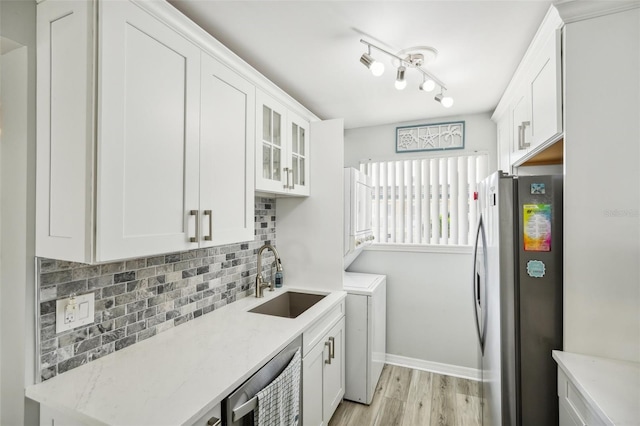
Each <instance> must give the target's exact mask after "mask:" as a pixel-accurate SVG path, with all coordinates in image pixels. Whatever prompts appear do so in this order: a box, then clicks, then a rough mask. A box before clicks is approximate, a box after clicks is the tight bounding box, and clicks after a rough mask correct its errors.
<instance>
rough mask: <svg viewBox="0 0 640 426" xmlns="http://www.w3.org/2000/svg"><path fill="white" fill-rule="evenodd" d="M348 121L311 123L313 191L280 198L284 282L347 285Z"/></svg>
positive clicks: (333, 287)
mask: <svg viewBox="0 0 640 426" xmlns="http://www.w3.org/2000/svg"><path fill="white" fill-rule="evenodd" d="M343 129H344V122H343V121H342V120H327V121H322V122H314V123H311V128H310V132H309V133H310V137H311V139H310V141H309V151H310V154H309V162H310V165H309V167H310V170H309V174H310V176H309V185H310V186H309V190H310V194H311V195H310V196H309V197H304V198H298V197H296V198H280V199H278V201H277V203H276V230H277V235H278V237H277V239H278V246H277V249H278V253H279V254H280V257H281V258H282V264H283V268H284V279H285V286H287V285H292V286H299V287H309V288H316V289H317V288H326V289H331V290H342V270H343V268H342V253H343V236H342V227H343V220H344V218H343V203H344V199H343V183H342V159H343V155H344V135H343V132H344V130H343Z"/></svg>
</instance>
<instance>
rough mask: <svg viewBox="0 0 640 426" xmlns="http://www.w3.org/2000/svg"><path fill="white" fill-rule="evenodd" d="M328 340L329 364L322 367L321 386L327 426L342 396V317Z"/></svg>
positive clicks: (323, 414)
mask: <svg viewBox="0 0 640 426" xmlns="http://www.w3.org/2000/svg"><path fill="white" fill-rule="evenodd" d="M329 338H333V340H332V342H333V343H332V345H333V348H331V349H332V352H331V363H330V364H329V363H326V364H325V365H324V377H323V386H322V405H323V413H322V417H323V419H324V420H325V422H326V423H327V424H328V423H329V419H331V416H333V413H334V412H335V411H336V408H338V404H340V401H342V397H343V396H344V383H345V376H344V317H343V318H342V319H341V320H340V322H339V323H338V324H336V325H335V326H334V327H333V329H332V330H331V331H330V332H329V334H328V336H327V339H329Z"/></svg>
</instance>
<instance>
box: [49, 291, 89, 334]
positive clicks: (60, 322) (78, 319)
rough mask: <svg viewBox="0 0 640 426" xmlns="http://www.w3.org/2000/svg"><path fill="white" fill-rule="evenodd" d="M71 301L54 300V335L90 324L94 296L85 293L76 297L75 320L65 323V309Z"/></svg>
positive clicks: (67, 299)
mask: <svg viewBox="0 0 640 426" xmlns="http://www.w3.org/2000/svg"><path fill="white" fill-rule="evenodd" d="M70 300H71V298H70V297H67V298H65V299H59V300H56V334H58V333H62V332H63V331H67V330H71V329H74V328H76V327H80V326H82V325H87V324H92V323H93V322H94V316H95V302H96V299H95V294H94V293H87V294H81V295H79V296H76V312H75V319H74V320H73V321H71V322H68V323H65V321H64V317H65V308H66V307H67V305H68V304H69V301H70Z"/></svg>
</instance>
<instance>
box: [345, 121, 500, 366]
mask: <svg viewBox="0 0 640 426" xmlns="http://www.w3.org/2000/svg"><path fill="white" fill-rule="evenodd" d="M490 117H491V115H490V114H489V113H487V114H476V115H471V116H465V117H449V118H447V119H445V120H437V121H435V122H441V121H457V120H464V121H465V132H466V143H465V151H476V150H478V151H485V152H488V153H489V170H490V171H494V170H495V169H496V125H495V123H493V122H492V121H491V118H490ZM430 122H434V121H433V120H431V121H429V120H424V121H420V122H412V123H396V124H389V125H382V126H376V127H368V128H358V129H350V130H347V131H346V132H345V155H344V157H345V165H346V166H352V167H358V162H359V161H360V160H361V159H368V158H374V159H380V160H384V159H387V160H389V159H394V158H404V157H405V156H406V155H407V154H396V153H395V128H396V127H397V126H405V125H411V124H428V123H430ZM458 152H460V151H458ZM348 270H349V271H354V272H370V273H379V274H385V275H387V353H388V354H390V355H393V356H400V357H407V358H411V359H412V360H413V361H415V363H416V364H415V365H426V366H427V367H433V369H438V366H437V365H431V363H441V364H446V365H448V366H449V367H451V368H448V367H447V366H444V367H443V368H445V370H442V371H444V372H449V373H454V374H455V373H456V367H462V369H461V370H462V372H461V375H464V374H465V371H464V369H476V368H477V367H478V358H477V357H478V352H477V338H476V335H475V328H474V327H475V323H474V319H473V296H472V290H471V284H470V280H471V276H472V255H471V249H469V250H468V251H466V252H465V253H427V252H419V253H415V252H395V251H372V250H365V251H364V252H363V253H362V254H361V255H360V257H358V258H357V259H356V260H355V261H354V262H353V264H352V265H351V266H350V267H349V269H348ZM408 361H411V360H408ZM422 362H426V364H423V363H422ZM467 373H469V374H470V375H471V376H473V371H467Z"/></svg>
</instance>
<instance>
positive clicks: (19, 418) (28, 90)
mask: <svg viewBox="0 0 640 426" xmlns="http://www.w3.org/2000/svg"><path fill="white" fill-rule="evenodd" d="M0 8H1V9H2V12H1V21H0V37H3V38H8V39H11V40H12V41H14V42H15V43H16V44H15V45H23V46H25V47H20V48H17V49H15V50H12V51H11V52H9V53H6V54H4V55H2V57H1V58H2V59H1V60H2V80H3V81H2V84H1V90H2V92H1V93H0V97H1V98H2V113H3V119H2V126H3V127H2V140H1V145H0V149H1V150H2V153H1V155H0V158H1V161H2V163H1V164H0V173H1V177H0V183H1V185H2V186H1V189H0V195H1V197H2V199H1V204H0V206H1V213H0V228H1V231H0V232H1V234H2V240H1V247H0V252H1V254H2V258H1V259H0V262H1V263H2V267H1V275H0V292H1V293H2V296H1V297H0V302H1V303H2V306H1V307H0V328H1V329H2V331H1V334H2V346H1V351H2V355H1V358H0V361H1V364H0V371H1V372H2V373H1V374H2V382H1V384H0V392H1V393H2V395H1V398H0V405H1V406H2V408H1V411H0V414H1V416H2V417H1V418H0V424H2V425H5V424H6V425H34V424H37V423H38V412H37V408H38V407H37V404H35V403H34V402H32V401H29V400H27V399H26V398H25V397H24V388H25V384H31V383H34V379H35V377H34V372H35V368H34V365H35V364H34V363H35V335H34V333H35V313H34V310H35V306H34V305H35V290H34V288H35V286H34V275H35V270H34V253H35V239H34V233H33V230H34V223H35V217H34V212H35V23H36V22H35V19H36V3H35V1H31V0H26V1H4V0H3V1H1V2H0Z"/></svg>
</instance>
